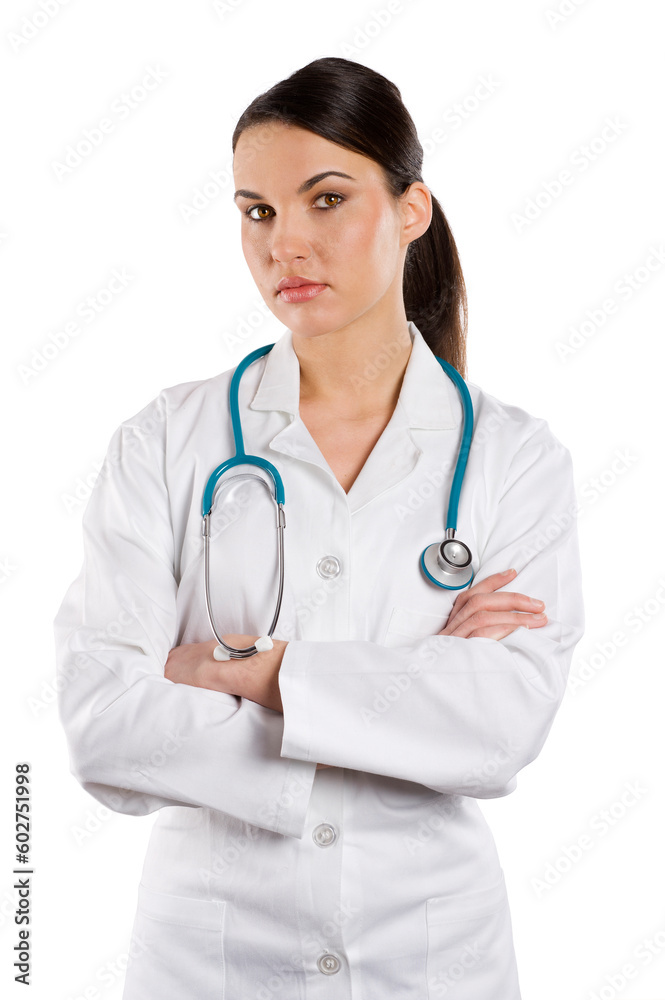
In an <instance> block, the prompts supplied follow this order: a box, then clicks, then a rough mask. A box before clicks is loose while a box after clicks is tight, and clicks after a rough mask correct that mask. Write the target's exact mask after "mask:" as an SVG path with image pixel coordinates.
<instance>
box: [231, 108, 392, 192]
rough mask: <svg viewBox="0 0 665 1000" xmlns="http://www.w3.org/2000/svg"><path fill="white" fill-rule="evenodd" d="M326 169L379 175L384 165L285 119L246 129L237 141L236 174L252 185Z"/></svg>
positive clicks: (234, 172)
mask: <svg viewBox="0 0 665 1000" xmlns="http://www.w3.org/2000/svg"><path fill="white" fill-rule="evenodd" d="M325 170H341V171H343V172H345V173H348V174H350V175H351V176H352V177H354V178H358V179H360V178H361V177H375V176H377V175H378V173H379V171H380V168H379V164H378V163H376V161H374V160H372V159H370V158H369V157H367V156H363V155H362V154H361V153H356V152H354V151H353V150H350V149H345V148H344V147H343V146H339V145H338V144H337V143H335V142H330V140H328V139H324V138H323V136H321V135H318V134H317V133H316V132H310V131H308V130H307V129H303V128H300V127H297V126H293V125H285V124H284V123H283V122H269V123H268V122H267V123H265V124H262V125H255V126H252V127H251V128H248V129H245V131H244V132H242V133H241V135H240V138H239V139H238V142H237V143H236V148H235V153H234V156H233V174H234V178H235V180H236V182H237V183H238V184H240V183H241V182H242V186H243V187H251V182H252V180H254V181H255V182H256V183H257V184H258V182H259V179H262V178H269V179H270V180H271V181H272V180H273V179H274V181H275V183H277V182H278V181H279V180H280V179H281V180H284V178H286V177H288V179H289V187H292V186H293V183H292V182H293V180H294V179H300V180H304V179H305V178H307V177H309V176H310V175H313V174H315V173H319V172H323V171H325Z"/></svg>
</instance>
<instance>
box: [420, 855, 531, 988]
mask: <svg viewBox="0 0 665 1000" xmlns="http://www.w3.org/2000/svg"><path fill="white" fill-rule="evenodd" d="M427 997H428V1000H433V998H435V997H444V998H445V1000H497V998H498V997H501V1000H520V992H519V986H518V980H517V969H516V964H515V952H514V947H513V935H512V926H511V920H510V909H509V906H508V896H507V893H506V886H505V879H504V876H503V872H502V873H501V877H500V879H499V880H498V882H495V884H494V885H491V886H489V887H488V888H485V889H479V890H475V891H473V892H464V893H458V894H455V895H451V896H435V897H432V898H430V899H428V900H427Z"/></svg>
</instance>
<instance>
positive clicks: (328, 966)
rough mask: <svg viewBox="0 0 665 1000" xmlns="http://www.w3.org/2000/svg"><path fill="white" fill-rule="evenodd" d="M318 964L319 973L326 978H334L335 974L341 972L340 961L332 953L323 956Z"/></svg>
mask: <svg viewBox="0 0 665 1000" xmlns="http://www.w3.org/2000/svg"><path fill="white" fill-rule="evenodd" d="M316 964H317V965H318V967H319V972H322V973H323V974H324V975H325V976H332V975H333V974H334V973H335V972H339V970H340V962H339V959H338V958H337V957H336V956H335V955H331V954H330V953H328V954H327V955H321V957H320V958H319V960H318V961H317V963H316Z"/></svg>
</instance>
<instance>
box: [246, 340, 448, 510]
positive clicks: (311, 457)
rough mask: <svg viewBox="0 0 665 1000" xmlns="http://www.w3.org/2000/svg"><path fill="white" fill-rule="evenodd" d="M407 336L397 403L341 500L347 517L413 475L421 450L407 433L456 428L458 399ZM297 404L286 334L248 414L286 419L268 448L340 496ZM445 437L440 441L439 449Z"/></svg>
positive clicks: (419, 344) (431, 359) (296, 373)
mask: <svg viewBox="0 0 665 1000" xmlns="http://www.w3.org/2000/svg"><path fill="white" fill-rule="evenodd" d="M409 332H410V334H411V339H412V342H413V348H412V351H411V354H410V356H409V362H408V364H407V367H406V370H405V372H404V378H403V380H402V387H401V390H400V395H399V399H398V401H397V405H396V407H395V410H394V412H393V414H392V416H391V418H390V420H389V422H388V424H387V425H386V427H385V428H384V431H383V433H382V434H381V437H380V438H379V440H378V441H377V443H376V444H375V446H374V448H373V449H372V452H371V453H370V455H369V457H368V458H367V461H366V462H365V464H364V466H363V468H362V469H361V470H360V473H359V474H358V476H357V477H356V480H355V482H354V483H353V485H352V486H351V489H350V490H349V492H348V494H347V500H348V504H349V508H350V510H351V512H352V513H353V512H355V511H357V510H360V509H361V508H362V507H364V506H365V505H366V504H368V503H370V502H371V501H372V500H373V499H375V498H376V497H378V496H379V495H380V494H382V493H384V492H385V491H386V490H388V489H390V488H391V487H393V486H395V485H397V484H398V483H400V482H401V481H402V480H403V479H405V478H406V476H408V475H409V474H410V473H411V472H412V471H413V470H414V469H415V467H416V466H417V464H418V461H419V459H420V456H421V455H422V449H421V448H420V447H419V445H418V444H417V441H416V439H415V437H414V435H413V434H412V429H414V428H424V429H430V430H433V431H436V430H448V431H450V430H451V429H454V428H457V427H458V426H459V425H460V422H461V414H462V407H461V402H460V400H459V398H456V397H457V389H456V388H455V387H454V385H453V384H452V382H451V380H450V378H449V377H448V375H447V374H446V373H445V372H444V371H443V369H442V368H441V365H440V364H439V362H438V361H437V360H436V357H435V356H434V354H433V353H432V351H431V350H430V348H429V346H428V344H427V342H426V341H425V339H424V338H423V336H422V334H421V333H420V331H419V330H418V328H417V327H416V326H415V324H414V323H413V322H410V323H409ZM299 402H300V365H299V363H298V357H297V355H296V353H295V351H294V349H293V342H292V333H291V331H290V330H286V331H285V333H284V334H283V335H282V337H280V339H279V340H278V341H277V342H276V343H275V346H274V347H273V348H272V350H271V351H270V353H269V354H268V355H267V357H266V365H265V368H264V371H263V375H262V378H261V381H260V383H259V386H258V389H257V391H256V393H255V395H254V398H253V399H252V400H251V402H250V404H249V405H250V407H251V409H253V410H283V411H286V412H287V413H289V414H290V415H291V422H290V423H289V424H287V426H286V427H284V428H283V429H282V430H280V431H279V432H278V433H277V434H276V435H275V436H274V437H273V438H272V439H271V440H270V442H269V448H270V449H271V450H272V451H275V452H280V453H282V454H284V455H287V456H289V457H290V458H292V459H295V460H297V461H303V462H309V463H311V464H312V465H316V466H317V467H318V468H320V469H322V470H323V471H324V472H325V473H326V474H327V475H329V476H330V478H331V480H332V484H333V485H334V486H335V487H336V488H337V489H339V490H341V489H342V487H341V486H340V485H339V483H338V482H337V480H336V478H335V476H334V473H333V472H332V469H331V468H330V466H329V465H328V463H327V462H326V460H325V458H324V456H323V455H322V453H321V451H320V450H319V447H318V445H317V444H316V442H315V441H314V439H313V438H312V436H311V434H310V433H309V431H308V429H307V427H306V426H305V424H304V423H303V421H302V419H301V417H300V413H299ZM448 436H449V435H443V436H442V443H443V439H444V438H445V439H447V438H448Z"/></svg>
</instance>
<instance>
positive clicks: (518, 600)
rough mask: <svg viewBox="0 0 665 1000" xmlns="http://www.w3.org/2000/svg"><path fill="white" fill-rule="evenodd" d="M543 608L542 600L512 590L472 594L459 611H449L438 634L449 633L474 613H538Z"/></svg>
mask: <svg viewBox="0 0 665 1000" xmlns="http://www.w3.org/2000/svg"><path fill="white" fill-rule="evenodd" d="M544 609H545V606H544V604H543V602H542V601H534V599H533V598H532V597H529V595H528V594H519V593H516V592H515V591H512V590H505V591H503V592H502V593H500V594H473V595H472V597H470V598H469V600H468V601H467V602H466V604H465V605H464V606H463V607H462V608H460V609H459V611H457V612H455V613H454V614H453V613H452V612H451V616H450V617H449V618H448V621H447V622H446V626H445V628H444V630H443V632H442V633H440V634H441V635H450V634H451V633H453V632H454V631H455V629H456V628H459V626H460V625H462V624H463V623H464V622H465V621H468V620H469V619H470V618H473V616H474V615H475V616H478V615H479V614H481V613H482V612H483V611H489V612H499V611H521V612H524V613H531V614H538V613H539V612H541V611H544ZM477 620H478V619H477V617H476V621H477Z"/></svg>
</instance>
